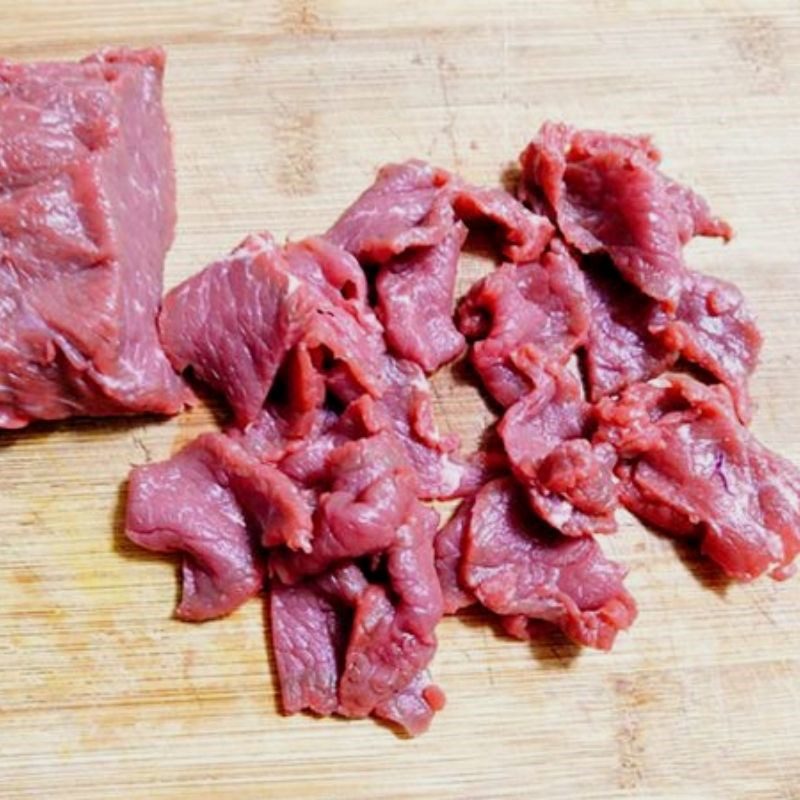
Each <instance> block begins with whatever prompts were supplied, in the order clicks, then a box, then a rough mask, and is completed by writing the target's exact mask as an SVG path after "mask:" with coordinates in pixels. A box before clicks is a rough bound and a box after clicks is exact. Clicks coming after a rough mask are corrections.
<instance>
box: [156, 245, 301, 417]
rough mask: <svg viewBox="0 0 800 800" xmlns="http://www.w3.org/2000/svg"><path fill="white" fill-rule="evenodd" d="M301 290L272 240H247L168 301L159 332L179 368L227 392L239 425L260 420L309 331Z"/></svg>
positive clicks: (171, 294)
mask: <svg viewBox="0 0 800 800" xmlns="http://www.w3.org/2000/svg"><path fill="white" fill-rule="evenodd" d="M298 286H299V282H298V281H297V279H295V278H293V276H292V275H291V273H290V272H289V268H288V264H287V263H286V261H285V259H284V258H283V255H282V253H281V252H280V250H279V249H278V247H277V245H276V244H275V242H274V240H273V239H272V237H271V236H269V235H260V236H248V237H247V239H245V240H244V241H243V242H242V243H241V244H240V245H239V246H238V247H237V248H236V249H235V250H234V251H233V252H232V253H231V254H230V256H228V257H227V258H224V259H222V260H221V261H217V262H215V263H214V264H211V265H210V266H208V267H206V268H205V269H204V270H203V271H202V272H200V273H198V274H197V275H195V276H193V277H191V278H189V280H187V281H184V282H183V283H182V284H180V286H177V287H176V288H175V289H173V290H172V291H171V292H170V293H169V294H168V295H167V296H166V298H165V300H164V308H163V310H162V312H161V317H160V320H159V326H160V329H161V340H162V341H163V342H164V346H165V348H166V350H167V353H168V354H169V357H170V359H171V361H172V363H173V365H174V366H175V368H176V369H177V370H179V371H183V370H184V369H186V368H187V367H189V366H191V368H192V370H193V371H194V374H195V375H196V376H197V377H198V378H200V379H201V380H203V381H205V382H206V383H208V384H209V385H210V386H212V387H213V388H215V389H218V390H219V391H221V392H223V393H224V395H225V396H226V398H227V400H228V402H229V403H230V404H231V407H232V409H233V412H234V415H235V418H236V421H237V422H238V423H239V424H240V425H246V424H248V423H249V422H252V421H253V420H254V419H255V418H256V416H257V414H258V412H259V410H260V409H261V407H262V406H263V405H264V400H265V399H266V397H267V393H268V392H269V390H270V388H271V387H272V382H273V381H274V379H275V375H276V374H277V372H278V369H279V367H280V366H281V364H282V363H283V359H284V357H285V356H286V353H287V352H288V351H289V350H290V348H292V347H293V346H294V345H295V344H297V342H298V341H299V339H300V337H301V335H302V333H303V331H304V329H305V328H306V327H307V326H308V324H309V320H310V317H311V314H312V312H313V308H312V307H311V304H310V302H309V300H308V298H307V296H306V294H305V293H303V292H298V291H297V289H298Z"/></svg>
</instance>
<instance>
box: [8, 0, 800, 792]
mask: <svg viewBox="0 0 800 800" xmlns="http://www.w3.org/2000/svg"><path fill="white" fill-rule="evenodd" d="M121 43H131V44H147V43H161V44H164V45H165V46H166V47H167V48H168V52H169V67H168V75H167V91H166V102H167V108H168V112H169V115H170V118H171V121H172V125H173V128H174V133H175V148H176V157H177V166H178V180H179V211H180V222H179V226H178V233H177V240H176V243H175V246H174V248H173V250H172V252H171V253H170V256H169V261H168V269H167V284H168V286H171V285H174V284H175V283H177V282H178V281H180V280H182V279H183V278H185V277H186V276H188V275H190V274H191V273H192V272H193V271H195V270H196V269H198V268H199V267H200V266H202V265H203V264H205V263H206V262H208V261H209V260H210V259H211V258H213V257H214V256H216V255H218V254H221V253H223V252H225V251H227V250H228V249H230V248H231V247H232V246H233V245H234V244H236V243H237V241H238V240H239V239H240V238H241V237H242V236H243V235H244V234H245V233H247V232H248V231H251V230H259V229H262V228H265V227H266V228H269V229H271V230H272V231H273V232H274V233H275V234H276V235H277V236H278V237H280V238H282V237H285V236H291V237H299V236H302V235H305V234H308V233H313V232H318V231H321V230H323V229H325V228H326V227H327V226H328V225H329V224H330V223H331V222H332V220H333V219H334V218H335V216H336V214H337V213H338V212H339V211H340V210H341V209H342V208H343V207H344V205H345V204H346V203H347V202H349V201H350V200H351V199H352V198H353V197H354V196H355V195H356V194H357V193H358V192H359V191H360V190H361V189H362V188H363V187H364V186H366V184H367V183H368V182H369V181H370V180H371V179H372V175H373V171H374V169H375V168H376V167H377V166H378V165H379V164H381V163H382V162H384V161H389V160H397V159H403V158H407V157H411V156H418V157H422V158H428V159H430V160H432V161H434V162H435V163H437V164H440V165H442V166H444V167H446V168H451V169H454V170H457V171H460V172H462V173H463V174H464V175H465V176H467V177H468V178H469V179H471V180H474V181H477V182H485V183H494V182H496V181H497V180H498V177H499V174H500V172H501V171H502V170H503V169H504V167H505V166H506V165H507V163H508V162H509V161H511V160H513V159H514V158H515V156H516V154H517V152H518V151H519V150H520V149H521V147H522V146H523V145H524V144H525V143H526V141H527V140H528V139H529V138H530V137H531V135H532V134H533V132H534V130H535V129H536V128H537V127H538V125H539V123H540V122H541V121H542V120H543V119H544V118H548V117H549V118H555V119H565V120H568V121H571V122H574V123H576V124H578V125H591V126H595V127H604V128H608V129H611V130H625V131H650V132H652V133H653V134H654V135H655V136H656V140H657V142H658V144H659V145H661V146H662V148H663V150H664V152H665V154H666V169H667V171H668V172H669V173H670V174H673V175H675V176H676V177H678V178H680V179H683V180H686V181H689V182H690V183H691V184H692V185H693V186H695V187H696V188H697V189H699V190H700V191H702V192H703V193H704V194H705V195H706V196H707V197H708V198H709V199H710V201H711V203H712V205H713V207H714V208H715V210H716V211H717V212H718V213H720V214H722V215H724V216H725V217H726V218H728V219H729V220H730V221H731V222H732V223H733V225H734V226H735V228H736V229H737V232H738V236H737V238H736V239H735V240H734V241H733V243H731V244H730V245H729V246H727V247H724V248H723V247H722V246H721V245H720V244H718V243H716V242H698V243H695V244H693V245H692V246H691V249H690V253H689V256H690V261H691V263H692V264H693V265H694V266H696V267H698V268H701V269H705V270H708V271H709V272H712V273H714V274H716V275H720V276H726V277H729V278H732V279H733V280H735V281H736V282H737V283H738V284H739V285H740V286H741V287H742V288H743V290H744V291H745V293H746V295H747V297H748V298H749V300H750V302H751V304H752V306H753V307H754V308H755V310H756V311H757V312H758V314H759V316H760V319H761V325H762V328H763V331H764V333H765V336H766V346H765V349H764V354H763V363H762V366H761V369H760V371H759V372H758V374H757V376H756V378H755V381H754V385H753V390H754V394H755V396H756V398H757V399H758V401H759V411H758V414H757V417H756V421H755V428H756V430H757V432H758V433H759V434H760V435H761V436H762V437H763V439H764V440H765V441H766V442H767V443H768V444H770V445H771V446H773V447H775V448H777V449H779V450H780V451H781V452H783V453H784V454H785V455H787V456H789V457H791V458H793V459H794V460H795V461H796V462H799V463H800V418H798V415H797V408H798V402H799V401H800V378H799V377H798V374H797V369H798V356H797V355H796V346H795V341H796V338H797V336H798V334H800V317H799V316H798V312H799V311H800V289H799V288H798V278H800V267H798V255H797V232H798V220H800V201H799V200H798V186H799V185H800V166H798V165H800V135H798V127H797V125H798V108H800V7H799V6H798V5H797V2H796V0H792V1H791V2H785V3H782V2H756V0H753V2H750V3H748V2H734V0H719V1H718V2H710V0H706V2H702V3H701V2H689V0H686V2H683V3H679V2H673V3H644V2H642V3H636V2H624V0H617V1H616V2H573V3H533V2H525V1H524V0H520V2H514V1H513V0H508V2H502V3H501V2H496V3H494V2H457V0H448V2H442V1H441V0H436V1H431V0H413V2H411V1H407V2H403V3H397V4H389V3H386V4H381V3H377V2H372V1H371V0H352V1H351V2H344V1H342V2H333V0H328V1H326V0H318V1H317V2H314V1H313V0H309V1H308V2H299V1H298V0H282V2H267V1H264V0H262V1H261V2H255V1H253V2H245V1H244V0H228V1H227V2H222V1H220V2H217V3H200V2H192V3H188V2H179V1H178V0H175V2H167V0H148V2H147V3H140V2H132V0H129V1H128V2H116V3H108V2H88V1H87V0H82V1H81V2H78V1H77V0H75V1H73V2H70V3H51V2H41V1H39V0H37V1H36V2H33V1H30V2H26V3H19V2H15V1H13V0H0V55H2V56H5V57H7V58H11V59H26V60H27V59H30V60H33V59H41V58H75V57H79V56H81V55H84V54H86V53H87V52H89V51H91V50H93V49H94V48H96V47H98V46H100V45H103V44H121ZM485 268H486V265H485V264H481V263H479V262H478V261H476V260H474V259H473V260H469V259H468V260H467V261H466V263H465V270H464V273H465V274H464V282H465V285H466V283H467V281H468V280H469V278H470V277H474V275H475V274H477V272H478V271H479V270H481V269H485ZM435 385H436V391H437V397H438V411H439V414H440V419H441V422H442V425H443V427H445V428H447V429H449V430H457V431H459V432H460V433H462V434H463V435H464V437H465V439H466V441H467V443H470V442H472V441H473V440H474V437H475V436H476V434H477V432H478V430H479V429H480V427H481V426H482V425H483V424H484V422H485V421H486V420H487V419H488V414H487V412H486V411H485V409H483V406H482V405H481V403H480V400H479V399H478V397H477V394H476V393H475V392H474V391H473V390H471V389H470V388H469V387H465V386H463V385H461V384H457V383H456V382H454V381H453V379H452V378H451V377H449V376H448V375H441V376H439V377H438V378H437V379H436V382H435ZM213 425H214V421H213V413H212V411H211V410H209V409H208V408H205V407H201V408H198V409H196V410H194V411H192V412H191V413H188V414H185V415H183V416H182V417H180V418H177V419H173V420H168V421H160V420H155V419H149V420H148V419H144V420H143V419H138V420H130V421H111V422H109V421H102V422H97V421H94V422H86V421H79V422H72V423H69V424H60V425H56V426H48V427H36V428H32V429H30V430H27V431H23V432H19V433H3V434H0V797H3V798H23V797H25V798H62V797H63V798H81V800H84V799H85V800H89V799H90V798H190V797H191V798H227V797H236V798H342V799H346V800H351V798H371V799H375V798H486V799H487V800H488V799H489V798H534V797H543V798H565V799H566V798H569V799H570V800H571V799H572V798H628V797H636V798H703V799H706V798H725V799H726V800H731V799H736V800H738V799H739V798H741V799H742V800H745V799H746V800H768V799H769V800H772V799H773V798H774V799H775V800H778V799H779V798H780V800H789V799H790V798H800V760H799V759H798V756H800V618H798V611H797V609H798V606H800V579H795V580H793V581H789V582H787V583H785V584H776V583H774V582H772V581H770V580H761V581H758V582H756V583H754V584H752V585H748V586H726V585H725V584H724V583H723V582H722V581H721V580H720V578H719V576H718V574H717V573H716V572H715V571H714V570H713V569H712V568H710V567H709V566H708V565H707V564H705V563H703V562H701V561H700V560H698V559H697V558H695V556H694V555H693V554H692V552H691V551H690V550H689V549H684V548H683V547H680V548H676V547H674V546H673V545H672V544H671V543H669V542H668V541H666V540H662V539H659V538H656V537H654V536H653V535H650V534H647V533H645V532H644V531H643V530H642V529H641V528H640V527H639V526H638V525H636V524H635V523H633V522H632V521H630V520H629V519H628V518H625V520H624V524H623V530H622V532H621V533H620V534H619V535H618V536H617V537H612V538H611V539H610V540H604V544H605V543H606V542H607V549H608V550H609V551H611V552H612V553H613V554H614V555H615V556H616V557H619V558H621V559H623V560H625V561H626V562H627V563H628V564H629V565H630V569H631V573H630V578H629V582H628V583H629V586H630V587H631V589H632V590H633V592H634V594H635V595H636V597H637V598H638V600H639V603H640V608H641V614H640V618H639V620H638V622H637V623H636V625H635V627H634V628H633V630H632V631H631V632H630V633H629V634H627V635H622V636H621V637H620V639H619V643H618V645H617V647H616V648H615V650H614V651H613V653H611V654H600V653H595V652H586V651H579V650H577V649H575V648H573V647H572V646H570V645H568V644H565V643H564V641H563V640H562V639H560V638H555V637H554V638H553V639H552V640H547V641H544V642H541V643H537V644H534V645H532V646H531V645H528V644H523V643H518V642H511V641H509V640H506V639H502V638H500V637H498V636H497V635H496V634H495V633H494V632H493V630H492V629H491V627H489V626H488V625H487V624H486V623H485V622H484V621H483V620H482V619H481V618H480V617H478V616H473V617H465V618H463V619H460V618H459V619H449V620H446V621H445V622H444V623H443V624H442V626H441V637H440V638H441V645H440V651H439V654H438V656H437V658H436V662H435V664H434V670H433V671H434V675H435V678H436V679H437V681H438V682H440V683H441V685H442V686H443V687H444V688H445V689H446V691H447V693H448V698H449V701H448V705H447V708H446V710H445V711H444V712H443V713H441V714H440V715H439V716H438V717H437V718H436V720H435V722H434V725H433V728H432V729H431V731H430V732H429V733H428V734H427V735H425V736H423V737H422V738H420V739H417V740H407V739H401V738H398V737H397V736H395V735H394V734H393V733H391V732H390V731H389V730H387V729H386V728H383V727H380V726H378V725H376V724H374V723H372V722H369V721H365V722H356V723H351V722H343V721H332V720H316V719H312V718H309V717H305V716H298V717H293V718H289V719H286V718H283V717H281V716H279V715H278V713H277V711H276V700H275V681H274V678H273V674H272V671H271V665H270V661H269V658H268V655H267V650H266V648H265V643H264V618H263V612H262V607H261V604H260V603H259V602H258V601H254V602H251V603H250V604H248V605H247V606H246V607H245V608H243V609H242V610H241V611H240V612H239V613H237V614H235V615H234V616H233V617H231V618H229V619H226V620H223V621H220V622H216V623H211V624H206V625H202V626H192V625H186V624H181V623H179V622H176V621H173V620H172V619H171V618H170V613H171V608H172V605H173V601H174V598H175V594H176V579H175V572H174V564H171V563H169V562H166V561H164V560H162V559H160V558H154V557H150V556H148V555H146V554H143V553H140V552H138V551H137V550H135V549H134V548H133V547H131V546H130V545H129V544H128V543H127V542H126V541H125V539H124V537H123V534H122V518H123V507H124V494H125V489H124V482H125V478H126V475H127V472H128V470H129V467H130V465H131V464H135V463H142V462H145V461H151V460H157V459H162V458H165V457H167V456H168V455H169V454H170V453H172V452H173V451H174V450H175V449H176V448H178V447H180V446H181V444H183V443H185V442H186V441H188V440H189V439H190V438H192V437H193V436H194V435H195V434H196V433H198V432H199V431H202V430H207V429H210V428H212V427H213Z"/></svg>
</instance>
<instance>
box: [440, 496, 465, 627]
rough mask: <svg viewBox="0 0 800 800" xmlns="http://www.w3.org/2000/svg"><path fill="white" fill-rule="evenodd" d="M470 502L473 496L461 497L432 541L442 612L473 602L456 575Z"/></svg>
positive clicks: (458, 608)
mask: <svg viewBox="0 0 800 800" xmlns="http://www.w3.org/2000/svg"><path fill="white" fill-rule="evenodd" d="M472 505H473V501H472V498H468V499H466V500H462V501H461V503H459V506H458V508H457V509H456V510H455V512H454V513H453V516H452V517H450V519H449V520H448V521H447V523H446V524H445V525H444V526H443V527H442V528H441V529H440V530H439V531H438V533H437V534H436V538H435V539H434V542H433V547H434V552H435V553H436V574H437V575H438V576H439V583H440V585H441V587H442V595H443V598H444V613H445V614H455V613H456V612H457V611H460V610H461V609H462V608H466V607H467V606H470V605H472V604H473V603H474V602H475V596H474V595H473V594H472V592H471V591H469V590H468V589H466V588H465V587H464V586H463V583H462V581H461V579H460V577H459V575H460V572H459V570H460V565H461V553H462V551H463V549H464V537H465V536H466V533H467V527H468V526H469V520H470V516H471V515H472Z"/></svg>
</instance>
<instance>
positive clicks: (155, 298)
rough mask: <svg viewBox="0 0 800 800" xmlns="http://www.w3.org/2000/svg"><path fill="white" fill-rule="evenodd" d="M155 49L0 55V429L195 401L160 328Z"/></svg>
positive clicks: (158, 58) (162, 165)
mask: <svg viewBox="0 0 800 800" xmlns="http://www.w3.org/2000/svg"><path fill="white" fill-rule="evenodd" d="M164 60H165V57H164V53H163V51H161V50H158V49H150V50H126V49H118V50H105V51H102V52H100V53H98V54H96V55H94V56H90V57H89V58H87V59H84V60H83V61H82V62H80V63H78V64H72V63H44V64H34V65H30V66H26V65H19V64H11V63H9V62H6V61H0V428H17V427H22V426H24V425H27V424H28V423H29V422H31V421H33V420H37V419H61V418H64V417H69V416H76V415H91V416H101V415H113V414H133V413H144V412H156V413H160V414H175V413H177V412H178V411H180V410H181V408H183V406H184V405H185V404H186V403H187V402H188V401H190V400H191V399H192V395H191V393H190V392H189V390H188V389H187V388H186V387H185V386H184V385H183V384H182V382H181V381H180V379H179V378H178V376H177V375H175V373H174V372H173V370H172V368H171V367H170V364H169V362H168V361H167V359H166V357H165V356H164V353H163V351H162V349H161V346H160V345H159V342H158V337H157V331H156V325H155V317H156V314H157V312H158V307H159V303H160V299H161V285H162V272H163V266H164V255H165V253H166V252H167V250H168V248H169V246H170V244H171V242H172V236H173V230H174V227H175V179H174V173H173V165H172V152H171V144H170V133H169V128H168V127H167V122H166V118H165V116H164V111H163V108H162V105H161V82H162V78H163V73H164Z"/></svg>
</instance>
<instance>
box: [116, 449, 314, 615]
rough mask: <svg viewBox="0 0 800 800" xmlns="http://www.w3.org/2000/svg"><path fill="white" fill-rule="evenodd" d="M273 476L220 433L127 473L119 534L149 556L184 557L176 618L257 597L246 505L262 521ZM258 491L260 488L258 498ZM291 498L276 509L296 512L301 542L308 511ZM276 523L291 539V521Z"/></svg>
mask: <svg viewBox="0 0 800 800" xmlns="http://www.w3.org/2000/svg"><path fill="white" fill-rule="evenodd" d="M275 473H276V471H275V470H274V469H272V468H271V467H269V466H265V467H262V465H261V464H260V463H259V462H257V461H255V460H254V459H251V458H249V457H248V456H247V454H246V453H245V452H244V450H243V449H242V448H241V447H237V446H236V445H235V444H233V443H232V442H230V440H229V439H228V438H227V437H225V436H224V435H221V434H206V435H205V436H202V437H200V438H199V439H197V440H196V441H194V442H192V443H191V444H190V445H188V446H187V447H186V448H184V449H183V450H182V451H181V452H180V453H178V454H177V455H176V456H173V457H172V458H171V459H170V460H169V461H164V462H162V463H159V464H148V465H145V466H141V467H136V468H135V469H134V470H133V472H132V473H131V478H130V483H129V486H128V504H127V514H126V519H125V532H126V534H127V535H128V538H130V539H131V540H132V541H134V542H136V544H138V545H140V546H141V547H144V548H146V549H147V550H152V551H154V552H157V553H172V552H178V553H181V554H182V556H183V561H182V567H181V573H182V577H183V591H182V597H181V601H180V604H179V605H178V609H177V614H178V616H179V617H181V618H182V619H188V620H195V621H198V620H206V619H212V618H214V617H220V616H224V615H225V614H229V613H230V612H231V611H233V610H234V609H236V608H237V607H238V606H240V605H241V604H242V603H243V602H244V601H245V600H247V599H249V598H250V597H253V595H255V594H257V593H258V592H259V591H260V590H261V583H262V569H261V566H260V563H259V558H258V555H257V552H256V549H255V545H256V542H257V539H258V534H259V530H258V526H257V525H256V524H253V522H254V521H253V522H251V520H249V519H248V515H247V513H246V511H245V507H244V501H245V500H250V501H252V506H251V507H250V511H252V512H255V516H258V515H259V512H260V516H261V517H262V520H263V521H264V522H267V521H268V520H269V518H270V516H271V514H272V511H273V509H272V507H271V506H270V505H269V499H268V498H269V497H270V496H272V494H273V487H272V486H270V481H271V479H273V478H275V477H276V474H275ZM260 488H266V491H265V493H264V496H263V497H260V496H259V494H258V490H259V489H260ZM294 494H295V493H294V492H291V494H289V495H287V496H286V497H282V498H281V504H282V505H283V506H287V505H289V506H292V505H294V506H295V507H294V509H293V510H294V512H295V514H293V515H292V516H296V517H297V518H299V519H301V520H304V527H305V528H306V530H305V532H302V531H301V532H300V537H299V540H300V542H303V541H307V536H308V534H309V533H310V530H308V528H309V521H308V512H307V510H306V509H304V508H303V506H302V503H294V504H293V503H292V499H293V495H294ZM281 522H286V523H288V524H287V525H286V526H284V527H288V531H287V533H289V532H291V517H290V518H289V519H285V520H281ZM265 532H266V531H265ZM269 538H274V537H272V536H270V537H269Z"/></svg>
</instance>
